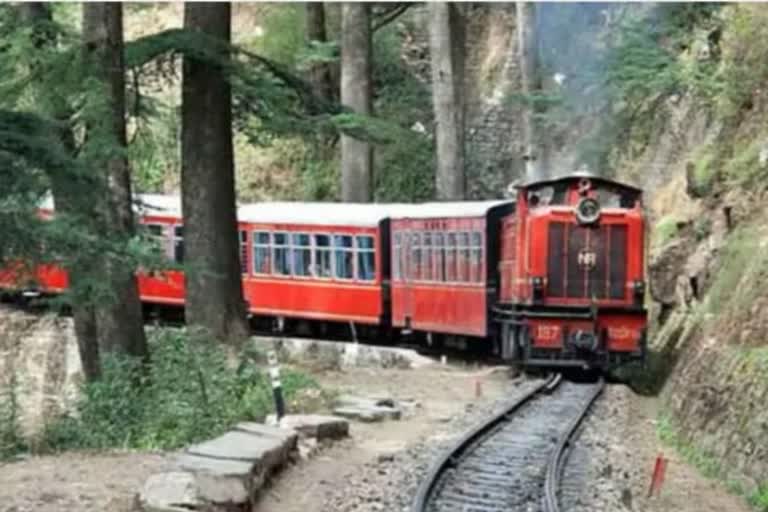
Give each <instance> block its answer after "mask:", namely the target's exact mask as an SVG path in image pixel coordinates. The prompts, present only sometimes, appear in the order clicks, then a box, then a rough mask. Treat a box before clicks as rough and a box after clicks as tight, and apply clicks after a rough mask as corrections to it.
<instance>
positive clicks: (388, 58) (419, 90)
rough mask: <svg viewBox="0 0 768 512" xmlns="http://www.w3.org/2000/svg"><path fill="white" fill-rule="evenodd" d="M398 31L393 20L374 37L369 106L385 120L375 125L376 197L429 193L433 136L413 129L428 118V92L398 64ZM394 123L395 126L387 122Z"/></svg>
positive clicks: (413, 198) (390, 198)
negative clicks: (370, 102)
mask: <svg viewBox="0 0 768 512" xmlns="http://www.w3.org/2000/svg"><path fill="white" fill-rule="evenodd" d="M401 48H402V35H401V34H400V33H399V32H398V30H397V26H396V24H392V25H388V26H385V27H384V28H382V29H381V30H379V31H377V32H376V34H375V37H374V41H373V76H372V78H373V90H374V91H375V98H374V110H375V112H376V113H377V117H378V118H379V119H380V120H387V122H388V124H389V125H390V127H389V128H386V127H384V126H383V125H382V126H380V127H379V129H378V130H377V135H378V136H379V137H380V138H381V139H382V142H387V143H386V144H382V145H379V146H377V148H376V154H375V176H374V182H375V192H374V197H375V199H376V200H377V201H419V200H428V199H432V198H433V197H434V169H435V162H434V141H433V140H432V139H431V138H429V137H427V136H426V135H425V134H423V133H419V132H416V131H414V130H413V129H412V127H413V126H415V125H418V124H420V125H422V126H424V128H425V131H426V129H427V128H428V127H429V126H430V124H431V123H432V118H433V112H432V92H431V90H430V88H429V86H428V85H427V84H425V83H423V82H421V81H420V80H419V79H418V78H417V77H415V76H414V75H413V72H412V71H411V70H410V69H408V67H406V65H405V64H404V63H403V61H402V59H401V57H400V53H401ZM391 125H395V126H396V127H397V128H395V127H393V126H391Z"/></svg>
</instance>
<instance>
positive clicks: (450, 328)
mask: <svg viewBox="0 0 768 512" xmlns="http://www.w3.org/2000/svg"><path fill="white" fill-rule="evenodd" d="M513 207H514V203H513V202H511V201H482V202H451V203H428V204H423V205H415V206H414V207H413V208H411V211H409V212H407V213H406V214H404V215H403V214H401V213H398V212H394V213H393V215H392V221H391V223H392V225H391V230H392V247H391V251H392V280H391V283H392V284H391V293H392V325H393V326H394V327H398V328H401V329H404V330H406V331H408V330H415V331H423V332H426V333H428V335H429V336H430V337H431V336H432V335H433V334H439V335H448V336H462V337H464V336H470V337H477V338H484V337H486V336H488V334H489V332H490V330H491V325H490V315H489V311H490V306H491V305H492V304H494V303H495V302H496V300H497V299H498V277H497V276H498V272H497V263H498V254H499V245H498V240H499V226H500V219H501V217H502V216H503V215H506V214H508V213H510V212H511V211H512V209H513Z"/></svg>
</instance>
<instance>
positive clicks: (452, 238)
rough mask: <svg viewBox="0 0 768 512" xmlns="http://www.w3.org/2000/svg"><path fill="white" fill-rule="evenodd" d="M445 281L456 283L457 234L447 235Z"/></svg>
mask: <svg viewBox="0 0 768 512" xmlns="http://www.w3.org/2000/svg"><path fill="white" fill-rule="evenodd" d="M445 280H446V281H448V282H451V283H452V282H456V281H457V280H458V278H457V277H456V233H447V234H446V235H445Z"/></svg>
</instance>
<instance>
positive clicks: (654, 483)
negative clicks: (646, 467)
mask: <svg viewBox="0 0 768 512" xmlns="http://www.w3.org/2000/svg"><path fill="white" fill-rule="evenodd" d="M666 472H667V459H666V457H664V454H659V455H658V457H656V464H655V465H654V466H653V475H651V485H650V487H648V497H649V498H650V497H651V496H653V495H654V494H655V495H657V496H658V495H659V494H660V493H661V486H662V485H664V476H665V474H666Z"/></svg>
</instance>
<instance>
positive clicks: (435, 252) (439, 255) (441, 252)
mask: <svg viewBox="0 0 768 512" xmlns="http://www.w3.org/2000/svg"><path fill="white" fill-rule="evenodd" d="M443 240H444V235H443V234H442V233H432V278H433V279H434V280H435V281H445V244H444V243H443Z"/></svg>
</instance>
